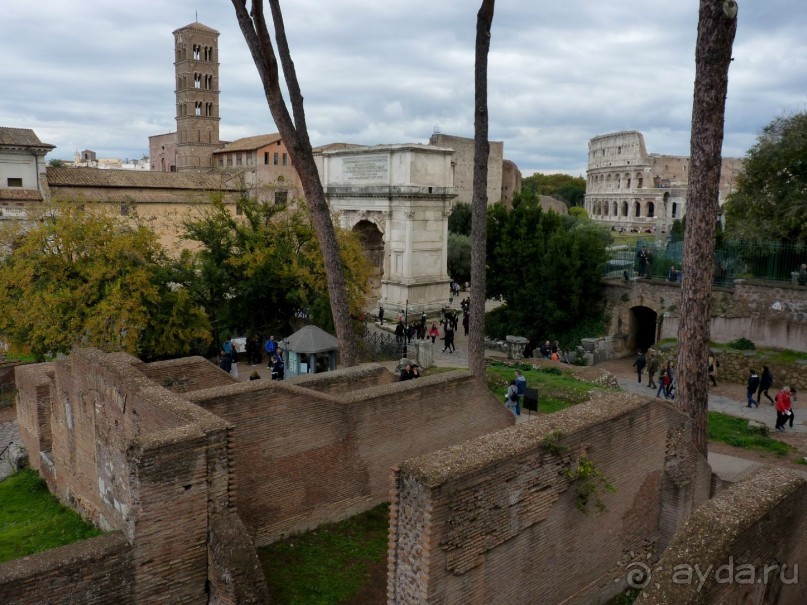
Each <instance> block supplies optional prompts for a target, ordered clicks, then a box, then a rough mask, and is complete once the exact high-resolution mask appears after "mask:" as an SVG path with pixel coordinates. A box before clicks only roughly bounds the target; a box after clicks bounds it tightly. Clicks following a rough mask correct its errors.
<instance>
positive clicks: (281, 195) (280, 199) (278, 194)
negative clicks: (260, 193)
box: [275, 189, 289, 204]
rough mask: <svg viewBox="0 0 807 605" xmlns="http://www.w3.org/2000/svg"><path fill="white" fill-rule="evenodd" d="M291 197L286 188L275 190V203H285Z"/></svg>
mask: <svg viewBox="0 0 807 605" xmlns="http://www.w3.org/2000/svg"><path fill="white" fill-rule="evenodd" d="M288 197H289V192H288V191H286V190H285V189H281V190H278V191H275V204H285V203H286V200H287V199H288Z"/></svg>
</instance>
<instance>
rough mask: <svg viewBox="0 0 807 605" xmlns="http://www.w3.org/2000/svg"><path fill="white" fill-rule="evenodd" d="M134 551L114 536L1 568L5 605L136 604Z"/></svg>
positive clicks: (121, 537) (1, 594) (0, 591)
mask: <svg viewBox="0 0 807 605" xmlns="http://www.w3.org/2000/svg"><path fill="white" fill-rule="evenodd" d="M133 583H134V582H133V576H132V565H131V547H130V545H129V542H128V540H127V539H126V536H125V535H124V534H123V533H122V532H113V533H109V534H105V535H103V536H98V537H96V538H90V539H88V540H83V541H81V542H76V543H74V544H69V545H67V546H62V547H60V548H53V549H51V550H48V551H45V552H42V553H38V554H35V555H31V556H28V557H23V558H21V559H15V560H13V561H9V562H7V563H3V564H0V603H3V604H4V605H43V604H45V603H46V604H47V605H76V604H78V603H81V604H82V605H107V604H110V603H114V604H115V605H130V604H131V605H134V604H135V603H136V601H135V600H134V597H133V592H132V590H133Z"/></svg>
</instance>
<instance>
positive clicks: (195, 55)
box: [193, 44, 202, 61]
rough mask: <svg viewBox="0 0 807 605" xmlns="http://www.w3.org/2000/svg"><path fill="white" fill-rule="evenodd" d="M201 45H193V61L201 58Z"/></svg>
mask: <svg viewBox="0 0 807 605" xmlns="http://www.w3.org/2000/svg"><path fill="white" fill-rule="evenodd" d="M201 55H202V47H201V46H199V45H198V44H194V45H193V59H194V61H199V60H200V59H201V58H202V56H201Z"/></svg>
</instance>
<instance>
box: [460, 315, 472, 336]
mask: <svg viewBox="0 0 807 605" xmlns="http://www.w3.org/2000/svg"><path fill="white" fill-rule="evenodd" d="M470 321H471V320H470V318H469V317H468V313H463V314H462V329H463V330H464V332H465V336H468V328H469V327H470V325H471V323H470Z"/></svg>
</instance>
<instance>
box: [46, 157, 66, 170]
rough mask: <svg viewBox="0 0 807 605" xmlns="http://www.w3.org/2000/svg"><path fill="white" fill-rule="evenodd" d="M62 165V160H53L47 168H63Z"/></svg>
mask: <svg viewBox="0 0 807 605" xmlns="http://www.w3.org/2000/svg"><path fill="white" fill-rule="evenodd" d="M64 165H65V164H64V160H60V159H59V158H53V159H52V160H50V161H49V162H48V166H50V167H51V168H63V167H64Z"/></svg>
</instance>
